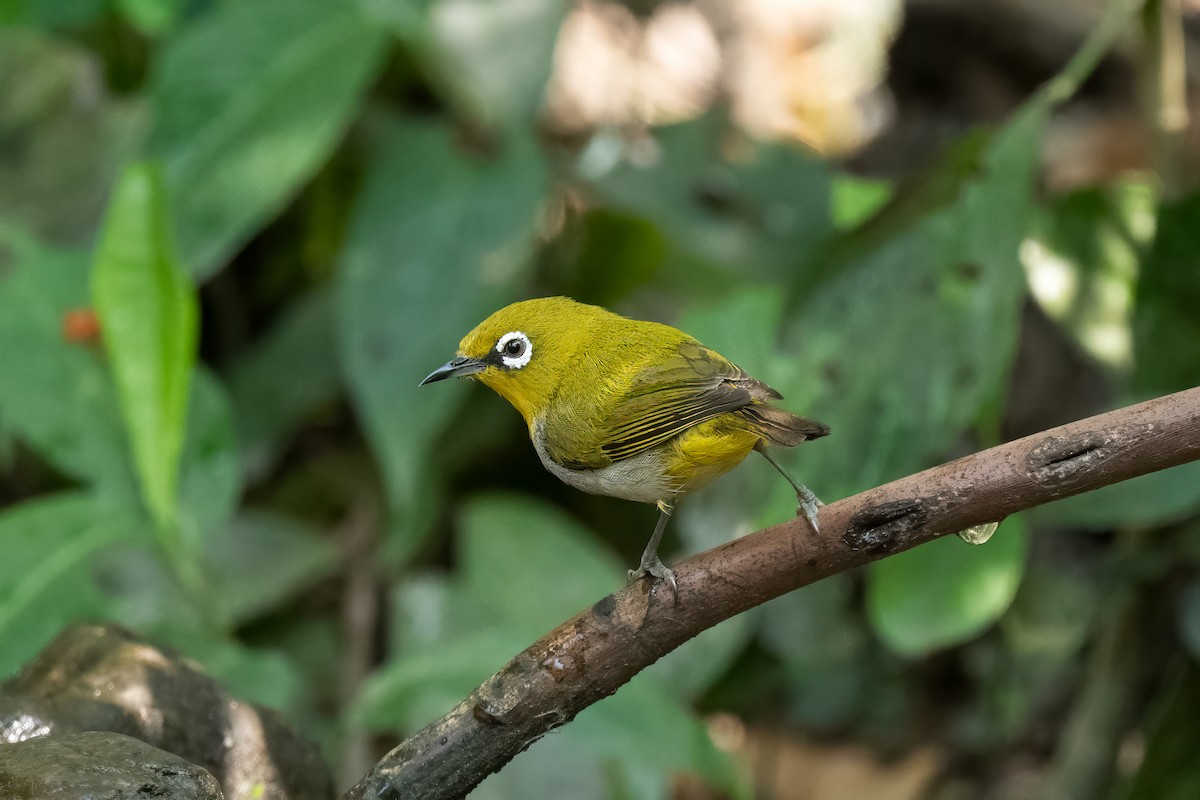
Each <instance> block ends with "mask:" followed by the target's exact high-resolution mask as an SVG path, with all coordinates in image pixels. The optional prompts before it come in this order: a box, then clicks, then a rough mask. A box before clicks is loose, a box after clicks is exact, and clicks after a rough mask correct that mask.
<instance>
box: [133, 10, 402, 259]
mask: <svg viewBox="0 0 1200 800" xmlns="http://www.w3.org/2000/svg"><path fill="white" fill-rule="evenodd" d="M383 45H384V36H383V33H382V31H381V30H380V29H379V28H378V26H376V25H373V24H372V23H371V21H370V20H369V19H368V18H366V17H365V16H363V14H362V13H361V12H360V11H359V10H358V9H357V8H356V7H355V6H354V5H352V4H350V3H340V2H319V3H304V2H301V3H297V2H294V1H293V0H260V2H254V3H223V4H221V5H220V6H218V8H217V9H215V10H214V11H213V12H212V13H210V14H207V15H205V16H204V17H202V18H201V19H200V20H199V21H198V22H196V23H195V24H193V25H191V26H190V27H188V28H186V29H185V30H183V31H182V32H181V33H180V34H179V35H178V36H175V37H172V38H171V40H170V41H169V43H168V46H167V48H166V50H165V51H164V53H163V55H162V57H161V59H160V60H159V61H158V64H157V67H158V68H157V69H156V71H155V73H154V74H153V76H152V87H151V91H152V96H153V99H154V105H155V122H156V127H155V129H154V132H153V135H152V137H151V142H150V151H151V153H152V154H153V155H155V156H157V157H158V158H160V159H161V160H162V162H163V165H164V169H165V174H166V179H167V185H168V187H169V190H170V193H171V201H172V202H171V208H172V212H173V215H174V219H175V230H176V234H177V236H178V241H179V252H180V254H181V256H182V258H183V261H184V263H185V264H186V265H187V266H188V268H189V270H190V271H191V272H192V274H194V275H196V276H198V277H206V276H208V275H211V274H212V273H213V272H215V271H216V270H217V269H218V268H220V267H221V266H222V264H223V263H224V262H225V261H226V260H227V259H228V258H229V257H230V255H231V254H232V253H233V252H234V251H235V250H236V249H237V248H238V247H240V246H241V245H242V244H243V243H244V242H245V241H246V240H247V239H248V238H249V237H250V236H251V235H253V234H254V232H255V231H257V230H258V228H260V227H261V226H262V225H263V224H264V223H266V222H267V221H268V220H270V219H271V218H272V217H273V216H274V215H275V214H277V213H278V212H279V211H280V210H281V209H282V208H283V207H284V205H285V204H286V203H287V202H288V201H289V200H290V199H291V198H292V196H293V195H294V194H295V193H296V191H297V190H298V189H299V188H300V186H301V185H302V184H303V183H304V182H305V181H306V180H308V179H309V178H310V177H311V176H312V174H313V173H314V172H315V171H316V170H317V168H318V167H320V165H321V164H322V163H323V162H324V161H325V159H326V158H327V157H328V155H329V153H330V152H331V151H332V150H333V148H334V147H335V146H336V144H337V142H338V140H339V139H340V138H341V136H342V134H343V132H344V131H345V129H346V127H347V126H348V125H349V123H350V121H351V120H352V119H353V117H354V115H355V113H356V111H357V109H358V106H359V102H360V99H361V97H362V94H363V92H364V90H365V89H366V87H367V85H368V83H369V82H370V80H371V78H372V77H373V76H374V74H375V72H376V69H377V67H378V66H379V64H380V59H381V56H382V54H383Z"/></svg>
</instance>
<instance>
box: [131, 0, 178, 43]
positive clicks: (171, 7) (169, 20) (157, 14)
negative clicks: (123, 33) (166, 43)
mask: <svg viewBox="0 0 1200 800" xmlns="http://www.w3.org/2000/svg"><path fill="white" fill-rule="evenodd" d="M182 3H183V0H117V6H118V7H120V9H121V11H122V13H124V15H125V17H126V18H127V19H128V20H129V21H130V22H131V23H133V25H134V27H136V28H137V29H138V30H139V31H141V32H142V33H144V34H146V35H147V36H157V35H161V34H163V33H166V32H167V31H168V30H169V29H171V28H172V27H174V25H175V22H176V21H177V20H178V19H179V13H180V11H181V10H182Z"/></svg>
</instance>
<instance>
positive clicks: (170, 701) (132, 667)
mask: <svg viewBox="0 0 1200 800" xmlns="http://www.w3.org/2000/svg"><path fill="white" fill-rule="evenodd" d="M81 731H112V732H114V733H123V734H126V735H128V736H132V737H134V738H137V739H140V740H142V741H144V742H146V743H148V744H150V745H153V746H154V747H157V748H159V749H161V750H165V751H167V752H168V753H174V754H175V755H177V756H180V757H181V758H184V759H186V760H187V761H190V762H191V763H193V764H196V765H199V766H201V767H203V768H205V769H207V770H208V771H209V772H211V773H212V774H213V775H214V776H215V777H216V778H217V780H218V781H219V782H220V784H221V786H222V788H223V789H224V792H225V797H226V798H228V799H229V800H243V798H244V799H245V800H250V799H251V798H254V800H327V798H331V797H333V782H332V778H331V777H330V774H329V771H328V768H327V767H326V766H325V764H324V761H323V760H322V759H321V756H320V753H319V752H318V751H317V749H316V748H315V747H313V746H312V745H311V744H310V743H309V742H307V741H306V740H304V739H303V738H302V737H300V736H299V735H298V734H297V733H296V732H294V731H293V730H292V729H291V728H290V727H289V726H288V725H287V723H286V722H284V720H283V718H282V717H281V716H280V715H278V714H276V713H274V712H272V711H269V710H267V709H262V708H258V707H256V706H253V705H251V704H249V703H244V702H240V701H238V700H235V699H234V698H232V697H230V696H229V695H228V694H227V693H226V692H225V691H224V690H223V689H222V688H221V687H220V686H219V685H218V684H217V683H216V682H215V681H214V680H213V679H212V678H210V677H208V676H207V675H205V674H204V673H203V672H201V671H200V669H199V668H198V667H197V666H195V665H194V664H192V663H191V662H189V661H187V660H186V659H182V658H180V657H179V656H177V655H175V654H174V653H170V652H167V651H164V650H160V649H158V648H156V647H152V646H150V645H147V644H145V643H143V642H140V641H138V640H137V639H136V638H135V637H134V636H133V635H132V634H130V633H128V632H126V631H123V630H121V629H120V628H117V627H114V626H110V625H78V626H75V627H72V628H69V629H67V630H66V631H64V632H63V633H62V634H61V635H60V636H59V637H58V638H57V639H56V640H55V641H54V642H52V643H51V644H50V645H49V646H48V647H47V648H46V649H45V650H43V651H42V652H41V653H40V654H38V656H37V658H35V659H34V660H33V661H31V662H30V663H28V664H27V665H25V668H24V669H23V670H22V671H21V674H20V675H18V676H17V677H15V678H13V679H12V680H10V681H8V682H7V683H5V684H3V685H0V742H20V741H25V740H28V739H32V738H34V737H40V736H47V735H49V736H51V737H57V736H62V735H63V734H68V733H78V732H81ZM0 797H3V798H7V797H8V795H6V794H3V793H0Z"/></svg>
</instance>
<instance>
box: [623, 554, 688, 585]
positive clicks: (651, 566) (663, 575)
mask: <svg viewBox="0 0 1200 800" xmlns="http://www.w3.org/2000/svg"><path fill="white" fill-rule="evenodd" d="M647 575H650V576H653V577H655V578H657V579H658V580H660V581H663V582H665V583H666V584H667V585H668V586H670V587H671V592H672V593H673V594H674V593H676V592H677V591H678V588H679V585H678V584H677V583H676V582H675V570H673V569H671V568H670V567H668V566H667V565H666V564H664V563H662V560H661V559H660V558H659V557H658V556H657V555H655V556H652V557H650V558H646V557H645V556H642V563H641V564H639V565H638V568H637V569H631V570H629V582H630V583H633V582H634V581H636V580H640V579H641V578H644V577H646V576H647Z"/></svg>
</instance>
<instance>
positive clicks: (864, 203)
mask: <svg viewBox="0 0 1200 800" xmlns="http://www.w3.org/2000/svg"><path fill="white" fill-rule="evenodd" d="M830 189H831V192H832V206H833V222H834V224H835V225H836V226H837V227H838V228H839V229H845V228H853V227H855V226H856V225H860V224H862V223H864V222H866V221H867V220H868V219H870V218H871V217H872V216H873V215H874V214H876V213H878V212H879V211H880V209H882V208H883V206H884V205H885V204H886V203H887V202H888V200H890V199H891V197H892V185H891V184H890V183H888V182H887V181H872V180H864V179H862V178H856V177H854V176H852V175H837V176H835V177H834V179H833V184H832V186H831V187H830Z"/></svg>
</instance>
